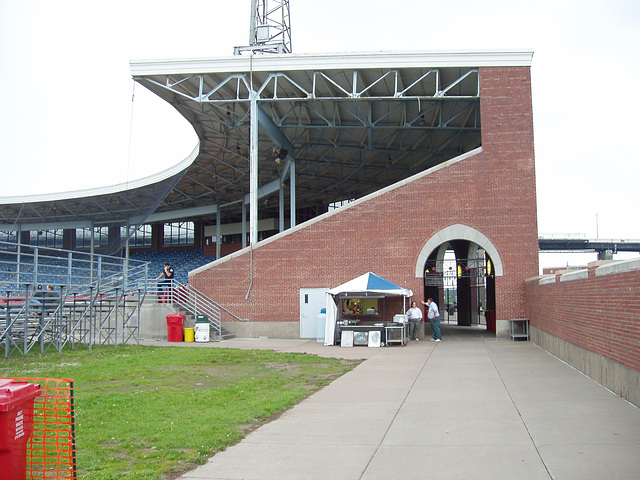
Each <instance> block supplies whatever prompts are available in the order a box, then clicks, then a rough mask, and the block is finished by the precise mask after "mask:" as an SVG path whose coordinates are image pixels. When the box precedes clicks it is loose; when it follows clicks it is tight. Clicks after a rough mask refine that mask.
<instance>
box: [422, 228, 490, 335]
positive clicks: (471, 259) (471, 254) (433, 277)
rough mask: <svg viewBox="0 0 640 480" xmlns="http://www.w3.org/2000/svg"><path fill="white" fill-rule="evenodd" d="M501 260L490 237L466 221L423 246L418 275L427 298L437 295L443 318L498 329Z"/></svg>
mask: <svg viewBox="0 0 640 480" xmlns="http://www.w3.org/2000/svg"><path fill="white" fill-rule="evenodd" d="M501 275H502V261H501V259H500V256H499V255H498V251H497V250H496V248H495V247H494V246H493V244H492V243H491V242H490V241H489V239H488V238H487V237H485V236H484V235H483V234H481V233H480V232H479V231H477V230H475V229H473V228H471V227H468V226H466V225H452V226H450V227H447V228H445V229H443V230H441V231H439V232H438V233H436V234H435V235H434V236H432V237H431V238H430V239H429V241H428V242H427V243H426V244H425V246H424V247H423V249H422V251H421V253H420V255H419V257H418V261H417V262H416V276H420V277H422V278H423V279H424V292H425V299H426V298H429V297H431V298H434V299H437V300H436V303H438V305H439V307H440V312H441V318H442V321H444V322H448V323H453V324H456V325H461V326H476V325H486V327H487V330H489V331H493V332H495V305H496V301H495V298H496V297H495V277H496V276H501Z"/></svg>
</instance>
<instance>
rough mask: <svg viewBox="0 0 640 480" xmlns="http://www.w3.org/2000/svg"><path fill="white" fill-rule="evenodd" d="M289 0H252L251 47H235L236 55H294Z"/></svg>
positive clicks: (234, 52)
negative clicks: (248, 53) (250, 53)
mask: <svg viewBox="0 0 640 480" xmlns="http://www.w3.org/2000/svg"><path fill="white" fill-rule="evenodd" d="M290 17H291V15H290V12H289V0H251V20H250V22H251V23H250V28H249V46H247V47H234V49H233V54H234V55H242V53H243V52H253V53H292V50H291V18H290Z"/></svg>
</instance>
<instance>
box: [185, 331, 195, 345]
mask: <svg viewBox="0 0 640 480" xmlns="http://www.w3.org/2000/svg"><path fill="white" fill-rule="evenodd" d="M194 338H195V332H194V331H193V328H185V329H184V341H185V342H193V341H194Z"/></svg>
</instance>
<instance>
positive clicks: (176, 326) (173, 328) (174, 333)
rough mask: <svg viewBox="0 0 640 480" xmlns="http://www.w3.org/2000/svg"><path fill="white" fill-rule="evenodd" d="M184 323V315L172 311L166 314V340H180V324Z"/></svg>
mask: <svg viewBox="0 0 640 480" xmlns="http://www.w3.org/2000/svg"><path fill="white" fill-rule="evenodd" d="M183 324H184V315H183V314H181V313H172V314H170V315H167V340H168V341H169V342H181V341H182V325H183Z"/></svg>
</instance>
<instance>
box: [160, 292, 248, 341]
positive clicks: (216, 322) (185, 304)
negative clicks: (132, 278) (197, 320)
mask: <svg viewBox="0 0 640 480" xmlns="http://www.w3.org/2000/svg"><path fill="white" fill-rule="evenodd" d="M159 288H160V289H162V291H161V292H159V296H160V298H162V296H163V295H164V296H165V298H166V299H167V300H168V301H170V302H171V303H173V304H174V305H177V306H179V307H181V308H183V309H185V310H186V311H187V312H189V313H191V314H193V315H196V316H198V315H205V316H206V317H207V320H208V321H209V325H210V326H211V327H212V328H213V329H214V330H215V331H216V332H217V334H218V335H217V336H218V338H220V336H221V335H222V312H223V311H224V312H226V313H227V314H229V315H231V316H232V317H234V318H236V319H237V320H240V321H245V320H242V319H241V318H240V317H238V316H237V315H235V314H233V313H232V312H230V311H229V310H227V309H226V308H224V307H223V306H222V305H220V304H219V303H217V302H215V301H214V300H212V299H211V298H209V297H208V296H206V295H205V294H203V293H202V292H200V291H199V290H198V289H197V288H195V287H194V286H193V285H190V284H188V283H180V282H178V281H177V280H175V279H171V280H170V281H167V280H165V283H164V284H160V286H159Z"/></svg>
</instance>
